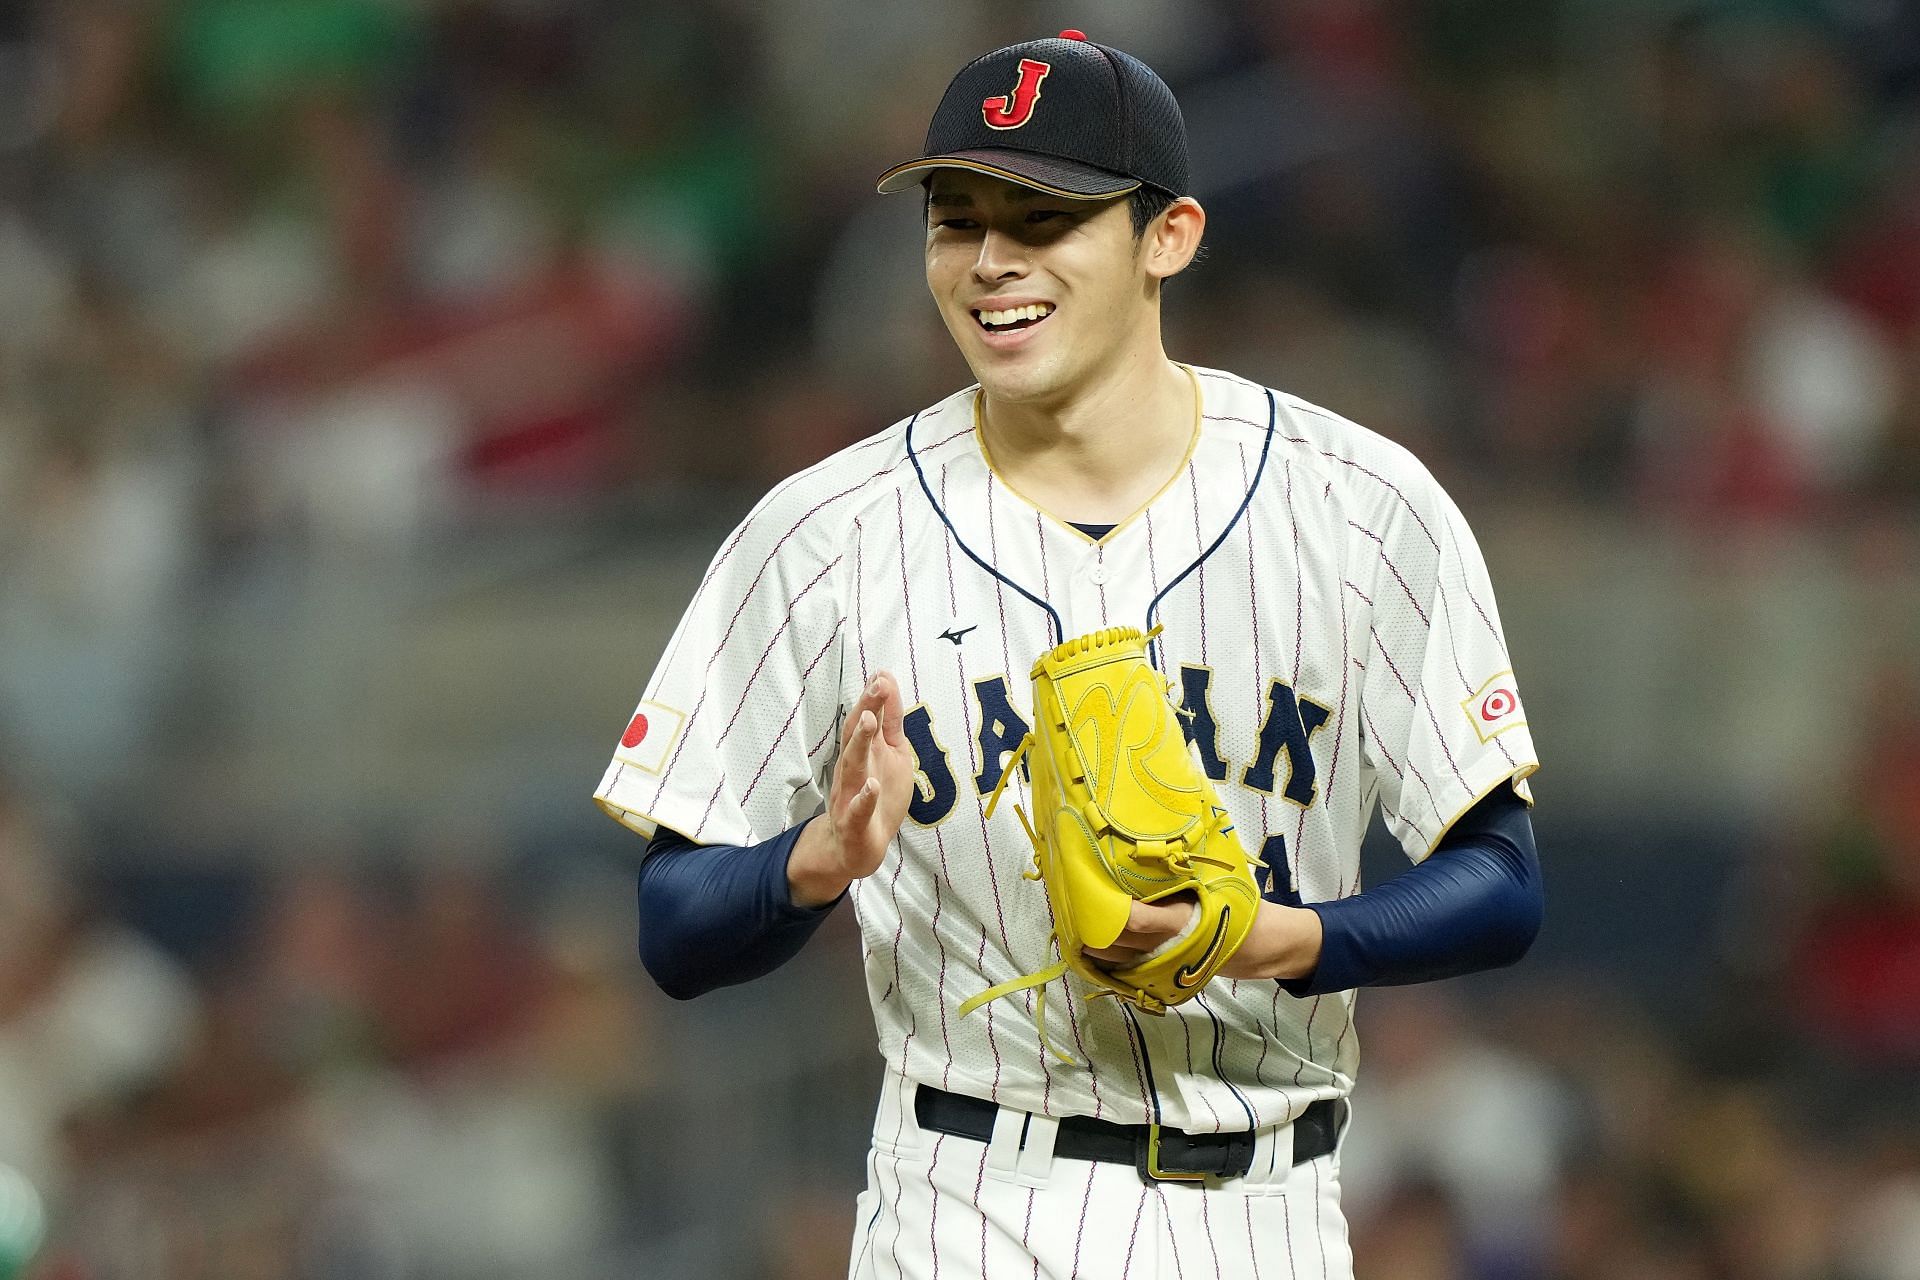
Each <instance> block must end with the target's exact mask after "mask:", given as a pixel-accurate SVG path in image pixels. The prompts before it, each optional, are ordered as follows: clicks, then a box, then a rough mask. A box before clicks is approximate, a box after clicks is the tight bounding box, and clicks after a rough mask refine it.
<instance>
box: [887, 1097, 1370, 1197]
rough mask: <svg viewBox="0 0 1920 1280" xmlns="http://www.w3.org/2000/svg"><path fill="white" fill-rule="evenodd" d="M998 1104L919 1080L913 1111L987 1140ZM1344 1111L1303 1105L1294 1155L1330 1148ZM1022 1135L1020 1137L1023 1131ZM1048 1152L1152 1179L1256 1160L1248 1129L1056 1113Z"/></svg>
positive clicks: (1340, 1106) (1210, 1173) (1214, 1174)
mask: <svg viewBox="0 0 1920 1280" xmlns="http://www.w3.org/2000/svg"><path fill="white" fill-rule="evenodd" d="M999 1112H1000V1108H999V1107H997V1106H995V1105H994V1104H993V1103H991V1102H988V1101H987V1100H986V1099H985V1098H970V1097H968V1096H967V1095H965V1094H961V1093H948V1092H947V1091H946V1090H945V1089H935V1088H932V1087H931V1086H928V1085H924V1084H923V1085H919V1086H917V1087H916V1088H915V1089H914V1094H913V1115H914V1119H916V1120H918V1121H919V1122H920V1127H921V1128H922V1129H931V1130H933V1131H934V1132H935V1133H950V1134H953V1135H954V1136H955V1137H960V1138H972V1139H973V1140H974V1141H976V1142H989V1141H991V1140H992V1139H993V1122H994V1119H995V1117H996V1116H997V1115H998V1114H999ZM1345 1115H1346V1103H1345V1102H1344V1101H1343V1100H1337V1099H1332V1098H1328V1099H1323V1100H1321V1101H1319V1102H1315V1103H1313V1104H1311V1105H1310V1106H1308V1107H1307V1109H1306V1110H1305V1111H1303V1112H1302V1113H1301V1114H1300V1118H1299V1119H1297V1120H1295V1121H1294V1122H1293V1126H1292V1127H1293V1162H1294V1163H1295V1164H1304V1163H1305V1162H1307V1161H1308V1160H1313V1159H1316V1158H1317V1157H1319V1156H1324V1155H1326V1154H1327V1153H1328V1152H1329V1151H1332V1150H1333V1148H1334V1144H1335V1143H1337V1142H1338V1141H1339V1139H1340V1126H1341V1123H1342V1122H1343V1120H1344V1118H1345ZM1021 1136H1022V1138H1023V1139H1024V1137H1025V1135H1024V1134H1022V1135H1021ZM1053 1154H1054V1155H1056V1156H1063V1157H1065V1158H1066V1159H1068V1160H1099V1161H1102V1162H1104V1163H1107V1164H1130V1165H1132V1166H1133V1167H1134V1168H1136V1169H1138V1170H1139V1171H1140V1176H1141V1177H1142V1178H1143V1179H1145V1180H1147V1181H1149V1182H1166V1181H1191V1180H1193V1179H1195V1178H1202V1177H1205V1178H1238V1177H1243V1176H1245V1175H1246V1173H1247V1172H1248V1170H1250V1169H1251V1168H1252V1167H1253V1135H1252V1134H1251V1133H1247V1132H1244V1131H1243V1132H1240V1133H1187V1132H1185V1131H1184V1130H1180V1129H1168V1128H1163V1127H1161V1126H1158V1125H1148V1124H1116V1123H1114V1122H1113V1121H1111V1120H1096V1119H1094V1118H1093V1117H1092V1116H1067V1117H1065V1118H1063V1119H1062V1120H1061V1121H1060V1129H1059V1132H1058V1133H1057V1134H1056V1135H1055V1137H1054V1140H1053Z"/></svg>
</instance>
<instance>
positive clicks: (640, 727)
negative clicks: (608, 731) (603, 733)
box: [620, 714, 647, 750]
mask: <svg viewBox="0 0 1920 1280" xmlns="http://www.w3.org/2000/svg"><path fill="white" fill-rule="evenodd" d="M646 736H647V717H646V716H645V714H641V715H637V716H635V717H634V718H633V722H632V723H631V724H629V725H628V726H627V731H626V732H625V733H623V734H621V735H620V745H621V746H623V747H626V748H627V749H628V750H632V749H633V748H634V747H637V746H639V745H640V743H641V742H642V741H644V740H645V738H646Z"/></svg>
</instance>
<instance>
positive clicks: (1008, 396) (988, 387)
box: [971, 353, 1066, 404]
mask: <svg viewBox="0 0 1920 1280" xmlns="http://www.w3.org/2000/svg"><path fill="white" fill-rule="evenodd" d="M971 367H972V369H973V377H974V380H975V381H976V382H978V383H979V384H980V389H981V390H982V391H984V392H986V393H987V397H988V399H990V400H995V401H998V402H999V403H1001V404H1045V403H1047V402H1049V401H1052V400H1057V399H1059V398H1060V395H1061V392H1062V391H1063V389H1064V383H1065V381H1066V380H1065V378H1063V377H1062V371H1061V370H1060V369H1058V368H1057V367H1055V365H1054V363H1053V362H1052V361H1050V360H1019V361H1014V360H1005V359H994V358H993V353H988V358H987V359H984V360H976V361H973V362H972V364H971Z"/></svg>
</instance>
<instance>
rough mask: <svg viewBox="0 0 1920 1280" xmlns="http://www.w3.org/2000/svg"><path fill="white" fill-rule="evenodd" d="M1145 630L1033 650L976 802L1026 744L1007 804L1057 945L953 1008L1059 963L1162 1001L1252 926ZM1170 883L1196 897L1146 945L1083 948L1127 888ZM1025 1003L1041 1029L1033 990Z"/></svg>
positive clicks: (1226, 829)
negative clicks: (1027, 690) (995, 766)
mask: <svg viewBox="0 0 1920 1280" xmlns="http://www.w3.org/2000/svg"><path fill="white" fill-rule="evenodd" d="M1158 630H1159V629H1158V628H1155V629H1154V631H1153V632H1151V633H1148V634H1144V635H1143V634H1142V633H1141V632H1139V631H1138V630H1135V629H1134V628H1132V627H1109V628H1106V629H1105V630H1101V631H1096V632H1093V633H1092V634H1091V635H1084V636H1080V637H1078V638H1077V639H1073V640H1069V641H1067V642H1066V643H1065V644H1063V645H1061V646H1060V647H1059V648H1057V649H1055V650H1053V652H1051V653H1049V654H1047V655H1045V656H1044V657H1042V658H1041V659H1040V660H1039V661H1038V662H1036V663H1035V664H1034V666H1033V714H1034V727H1033V730H1032V731H1031V732H1029V733H1028V734H1027V736H1026V737H1025V738H1023V739H1021V742H1020V745H1019V746H1018V747H1017V748H1016V749H1015V750H1014V753H1013V756H1012V757H1011V758H1010V759H1009V760H1008V762H1007V767H1006V769H1005V770H1004V771H1003V772H1002V773H1001V775H1000V782H999V784H998V785H997V786H996V787H995V788H994V792H993V796H992V798H991V799H990V800H989V801H988V803H987V812H988V813H989V814H991V813H992V812H993V808H994V806H995V805H997V804H998V803H999V801H1000V793H1001V791H1002V790H1003V789H1004V788H1005V787H1006V785H1007V779H1008V778H1010V777H1012V776H1013V774H1014V771H1015V770H1016V769H1017V768H1018V767H1019V765H1020V761H1021V759H1022V758H1023V757H1025V758H1027V759H1028V760H1029V763H1030V765H1031V768H1032V771H1033V785H1032V804H1033V816H1032V818H1031V820H1029V818H1028V816H1027V814H1026V813H1025V811H1020V821H1021V824H1022V825H1023V826H1025V827H1026V829H1027V836H1028V838H1029V839H1031V840H1032V841H1033V848H1034V864H1035V867H1036V870H1035V871H1034V872H1030V873H1028V875H1029V878H1030V879H1039V880H1042V881H1044V882H1045V883H1046V886H1047V897H1048V899H1049V901H1051V903H1052V904H1053V923H1054V940H1055V941H1056V942H1057V943H1058V944H1059V947H1060V959H1059V961H1058V962H1057V963H1055V964H1052V965H1049V966H1047V967H1046V968H1044V969H1041V970H1040V971H1039V972H1037V973H1030V974H1028V975H1027V976H1025V977H1023V978H1016V979H1015V980H1014V981H1012V982H1005V983H1001V984H1000V985H999V986H997V987H992V988H989V989H988V990H986V991H983V992H981V993H980V994H979V995H977V996H974V997H973V998H972V999H970V1000H968V1001H966V1002H965V1003H964V1004H962V1005H961V1006H960V1012H961V1013H962V1014H967V1013H971V1012H972V1011H974V1010H975V1009H978V1008H980V1007H981V1006H982V1005H984V1004H986V1003H987V1002H989V1001H992V1000H997V999H999V998H1000V997H1001V996H1005V995H1011V994H1013V993H1014V992H1017V991H1023V990H1026V989H1027V988H1029V987H1040V988H1041V997H1040V998H1041V1000H1042V1001H1044V999H1045V995H1046V986H1045V984H1047V983H1049V982H1052V981H1053V980H1054V979H1055V978H1057V977H1060V976H1061V975H1062V974H1063V973H1066V972H1067V971H1069V970H1071V971H1072V972H1074V973H1076V974H1078V975H1079V976H1080V977H1081V978H1083V979H1084V980H1085V981H1086V982H1088V983H1089V984H1091V985H1092V986H1093V987H1094V988H1095V990H1094V991H1093V992H1092V993H1091V995H1092V996H1100V995H1112V996H1116V997H1118V998H1119V999H1122V1000H1126V1001H1128V1002H1130V1003H1132V1004H1134V1005H1136V1006H1137V1007H1138V1008H1140V1009H1141V1010H1142V1011H1143V1012H1146V1013H1165V1012H1166V1011H1167V1006H1169V1005H1174V1004H1179V1003H1180V1002H1182V1001H1184V1000H1190V999H1192V998H1193V997H1194V996H1195V995H1197V994H1198V993H1199V991H1200V989H1201V988H1202V987H1203V986H1205V985H1206V983H1207V981H1208V979H1210V978H1212V977H1213V976H1214V974H1216V973H1218V972H1219V971H1220V966H1221V965H1222V964H1224V963H1226V961H1227V958H1228V957H1229V956H1231V955H1232V954H1233V953H1234V951H1235V950H1237V949H1238V948H1239V946H1240V944H1241V943H1242V942H1243V941H1244V940H1245V939H1246V936H1247V932H1248V931H1249V930H1250V929H1251V928H1252V927H1253V917H1254V914H1255V912H1256V911H1257V910H1258V908H1259V905H1260V890H1259V887H1258V886H1257V885H1256V884H1255V882H1254V877H1253V867H1252V864H1251V861H1250V860H1249V859H1248V857H1247V854H1246V851H1245V850H1244V849H1242V848H1241V847H1240V841H1239V839H1238V838H1237V837H1235V835H1234V834H1233V821H1232V819H1231V818H1229V817H1228V816H1227V811H1226V810H1225V809H1223V808H1221V806H1220V804H1219V803H1218V801H1217V800H1216V798H1215V796H1214V792H1213V785H1212V783H1211V782H1209V781H1208V779H1207V775H1206V774H1205V773H1204V772H1203V771H1202V770H1201V768H1200V765H1199V764H1198V762H1197V761H1196V760H1195V759H1194V757H1193V755H1192V754H1191V752H1189V751H1188V749H1187V742H1186V738H1185V736H1184V735H1183V734H1182V733H1181V730H1180V721H1179V719H1178V716H1179V712H1178V711H1176V710H1175V708H1174V707H1173V705H1172V704H1171V703H1170V702H1168V701H1167V694H1168V692H1169V687H1168V684H1167V682H1166V681H1165V680H1164V679H1163V678H1162V677H1161V676H1160V673H1159V672H1157V671H1156V670H1154V668H1153V665H1152V663H1151V662H1149V661H1148V659H1147V642H1148V641H1149V640H1150V639H1152V637H1153V635H1155V634H1158ZM1016 808H1017V806H1016ZM1182 893H1184V894H1191V895H1192V896H1193V898H1194V900H1195V902H1196V904H1197V905H1196V908H1195V910H1194V913H1193V919H1192V921H1191V923H1190V925H1189V927H1188V928H1187V929H1185V930H1183V931H1182V932H1181V934H1180V935H1178V936H1177V937H1175V938H1173V939H1172V940H1170V941H1169V942H1167V943H1166V944H1164V945H1163V946H1161V947H1160V948H1158V949H1157V950H1155V951H1154V952H1152V953H1150V954H1148V955H1146V956H1144V957H1142V958H1141V959H1140V960H1138V961H1136V962H1134V963H1132V964H1128V965H1125V966H1123V967H1115V968H1107V967H1104V966H1102V965H1101V964H1099V963H1097V962H1096V961H1094V960H1093V959H1091V958H1089V957H1087V956H1085V955H1084V954H1083V952H1084V951H1086V950H1087V949H1088V948H1100V947H1107V946H1111V945H1112V944H1113V943H1114V941H1115V940H1116V939H1118V938H1119V936H1120V933H1121V931H1122V930H1123V929H1125V928H1126V925H1127V917H1128V915H1129V914H1130V912H1131V910H1132V907H1133V904H1134V903H1135V902H1136V901H1139V902H1155V901H1158V900H1160V899H1162V898H1167V897H1171V896H1173V895H1175V894H1182ZM1089 998H1091V997H1089ZM1035 1016H1036V1019H1037V1020H1039V1021H1040V1023H1041V1026H1042V1031H1041V1035H1042V1038H1043V1039H1044V1038H1045V1017H1046V1013H1045V1006H1044V1004H1041V1005H1040V1006H1039V1007H1038V1008H1037V1009H1036V1011H1035ZM1056 1052H1058V1051H1057V1050H1056ZM1061 1056H1063V1057H1064V1056H1065V1055H1061Z"/></svg>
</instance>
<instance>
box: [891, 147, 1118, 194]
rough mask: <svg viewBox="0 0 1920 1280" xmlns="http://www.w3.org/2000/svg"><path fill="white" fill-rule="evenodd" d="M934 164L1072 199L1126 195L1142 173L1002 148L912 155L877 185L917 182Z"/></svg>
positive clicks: (901, 185) (904, 186) (902, 188)
mask: <svg viewBox="0 0 1920 1280" xmlns="http://www.w3.org/2000/svg"><path fill="white" fill-rule="evenodd" d="M935 169H966V170H968V171H969V172H972V173H984V174H986V175H987V176H988V177H991V178H1003V179H1005V180H1006V181H1008V182H1017V183H1019V184H1020V185H1021V186H1023V187H1032V188H1033V189H1034V190H1036V191H1044V192H1046V193H1047V194H1048V195H1052V196H1064V197H1066V198H1067V199H1069V200H1106V199H1108V198H1110V197H1112V196H1119V195H1125V194H1126V193H1127V192H1129V191H1132V190H1134V189H1135V188H1136V187H1138V186H1140V180H1139V179H1138V178H1129V177H1127V176H1125V175H1124V174H1118V173H1109V172H1108V171H1107V170H1105V169H1096V168H1094V167H1093V166H1092V165H1090V164H1081V163H1079V162H1078V161H1076V160H1063V159H1061V158H1060V157H1058V156H1043V155H1036V154H1035V153H1033V152H1031V151H1013V150H1002V149H994V150H980V151H952V152H948V153H947V154H945V155H937V156H921V157H920V158H919V159H918V160H909V161H907V162H906V163H905V164H897V165H895V166H894V167H893V168H891V169H889V170H887V171H886V172H885V173H883V174H881V175H880V178H879V180H878V181H877V182H876V183H875V186H877V187H878V188H879V191H880V194H881V195H891V194H893V193H894V192H896V191H905V190H906V189H907V188H908V187H913V186H918V185H919V184H920V183H921V182H922V181H924V180H925V178H926V176H927V175H928V174H929V173H931V172H933V171H934V170H935Z"/></svg>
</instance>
